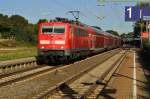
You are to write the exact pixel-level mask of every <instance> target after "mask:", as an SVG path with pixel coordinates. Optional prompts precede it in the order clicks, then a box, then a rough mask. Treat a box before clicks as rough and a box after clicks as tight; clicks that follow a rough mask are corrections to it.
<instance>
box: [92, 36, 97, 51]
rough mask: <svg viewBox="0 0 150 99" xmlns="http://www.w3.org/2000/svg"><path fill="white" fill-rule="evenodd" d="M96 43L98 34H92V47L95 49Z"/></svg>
mask: <svg viewBox="0 0 150 99" xmlns="http://www.w3.org/2000/svg"><path fill="white" fill-rule="evenodd" d="M95 44H96V36H95V35H92V49H95Z"/></svg>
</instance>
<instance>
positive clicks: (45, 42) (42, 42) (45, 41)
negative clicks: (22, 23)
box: [40, 40, 51, 44]
mask: <svg viewBox="0 0 150 99" xmlns="http://www.w3.org/2000/svg"><path fill="white" fill-rule="evenodd" d="M50 43H51V42H50V41H49V40H40V44H50Z"/></svg>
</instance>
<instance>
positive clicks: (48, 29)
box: [42, 26, 65, 34]
mask: <svg viewBox="0 0 150 99" xmlns="http://www.w3.org/2000/svg"><path fill="white" fill-rule="evenodd" d="M42 33H44V34H52V33H55V34H61V33H65V26H43V27H42Z"/></svg>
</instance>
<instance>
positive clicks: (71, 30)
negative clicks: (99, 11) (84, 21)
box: [70, 26, 75, 49]
mask: <svg viewBox="0 0 150 99" xmlns="http://www.w3.org/2000/svg"><path fill="white" fill-rule="evenodd" d="M70 42H71V43H70V44H71V45H70V46H71V48H72V49H74V48H75V41H74V29H73V27H72V26H71V27H70Z"/></svg>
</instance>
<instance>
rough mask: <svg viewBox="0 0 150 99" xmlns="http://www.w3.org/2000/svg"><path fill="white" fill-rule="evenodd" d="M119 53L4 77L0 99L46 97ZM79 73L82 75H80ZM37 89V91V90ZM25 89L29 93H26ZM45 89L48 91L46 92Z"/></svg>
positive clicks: (110, 52) (104, 54)
mask: <svg viewBox="0 0 150 99" xmlns="http://www.w3.org/2000/svg"><path fill="white" fill-rule="evenodd" d="M119 51H120V50H119V49H116V50H112V51H108V52H104V53H101V54H100V55H95V56H93V57H89V58H87V59H85V60H82V61H78V62H75V63H74V64H70V65H66V66H60V67H49V66H45V67H42V68H37V69H33V70H30V71H26V72H19V73H17V74H15V75H10V76H8V77H4V78H3V79H0V91H1V90H3V92H2V93H0V95H1V96H0V98H8V97H15V98H18V97H19V98H21V99H23V98H24V99H26V98H31V97H33V98H39V97H43V95H44V96H45V95H46V94H45V93H47V91H48V92H49V90H50V89H51V88H54V87H53V86H55V87H56V86H57V87H56V88H59V85H60V86H61V85H63V83H62V81H63V82H64V80H65V82H67V80H69V79H70V78H72V79H74V77H73V76H75V75H76V76H77V78H78V77H80V76H79V75H81V74H84V73H85V72H88V71H90V70H91V69H94V68H95V67H96V66H97V65H98V64H100V63H102V62H104V61H105V60H107V59H108V58H110V57H112V56H114V55H115V54H116V53H118V52H119ZM97 58H102V59H100V60H99V62H97V60H96V59H97ZM79 67H80V68H79ZM85 69H86V70H85ZM79 71H80V72H82V73H81V74H80V73H79ZM31 83H33V84H31ZM43 83H44V85H43ZM64 84H65V83H64ZM35 85H36V86H35ZM19 86H21V87H19ZM18 87H19V88H18ZM35 87H36V88H37V89H35ZM28 88H30V89H28ZM49 88H50V89H49ZM7 89H10V90H9V91H8V92H7V93H5V90H7ZM11 89H12V90H11ZM14 89H15V90H16V91H17V92H16V93H14V92H11V91H13V90H14ZM24 89H26V90H28V91H25V92H24ZM32 89H33V90H32ZM45 89H47V90H46V91H45ZM54 89H55V88H54ZM22 91H23V93H24V94H23V95H21V94H19V93H20V92H21V93H22ZM8 93H9V94H8ZM41 93H42V94H41ZM34 96H35V97H34ZM46 96H47V95H46Z"/></svg>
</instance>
